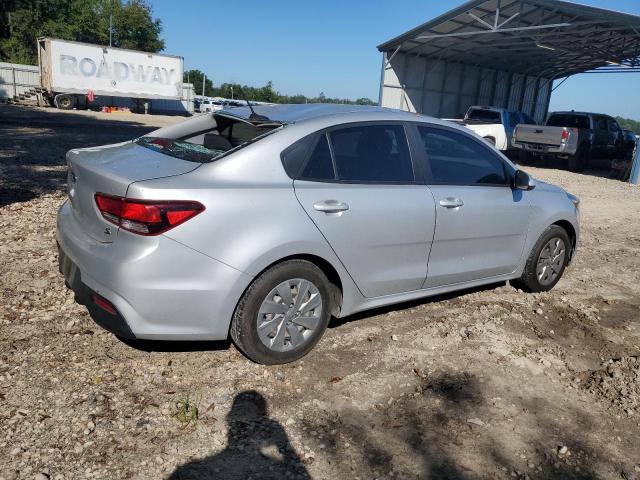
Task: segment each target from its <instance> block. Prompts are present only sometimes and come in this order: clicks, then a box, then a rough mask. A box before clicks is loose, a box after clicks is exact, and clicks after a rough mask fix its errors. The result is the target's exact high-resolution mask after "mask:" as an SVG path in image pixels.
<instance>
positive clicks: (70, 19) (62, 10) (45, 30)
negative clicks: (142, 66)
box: [0, 0, 164, 64]
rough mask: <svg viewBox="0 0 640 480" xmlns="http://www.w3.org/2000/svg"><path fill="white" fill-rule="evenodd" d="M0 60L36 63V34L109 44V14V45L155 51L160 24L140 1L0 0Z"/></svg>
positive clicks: (161, 43) (159, 46)
mask: <svg viewBox="0 0 640 480" xmlns="http://www.w3.org/2000/svg"><path fill="white" fill-rule="evenodd" d="M0 12H1V13H0V59H2V60H5V61H9V62H15V63H31V64H33V63H36V61H37V58H38V55H37V48H36V39H37V38H38V37H45V36H47V37H54V38H60V39H62V40H75V41H79V42H87V43H95V44H98V45H109V24H110V23H109V19H110V17H111V16H112V18H113V28H112V31H111V33H112V45H113V46H114V47H121V48H129V49H133V50H142V51H146V52H159V51H161V50H163V49H164V41H163V40H162V39H161V38H160V32H161V31H162V24H161V22H160V20H158V19H154V18H153V16H152V11H151V7H150V6H149V4H148V3H147V2H146V0H127V1H123V0H0Z"/></svg>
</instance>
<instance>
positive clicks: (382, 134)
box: [329, 124, 414, 183]
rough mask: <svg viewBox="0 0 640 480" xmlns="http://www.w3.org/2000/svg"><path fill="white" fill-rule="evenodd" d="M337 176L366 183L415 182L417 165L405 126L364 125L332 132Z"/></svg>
mask: <svg viewBox="0 0 640 480" xmlns="http://www.w3.org/2000/svg"><path fill="white" fill-rule="evenodd" d="M329 136H330V139H331V146H332V148H333V155H334V160H335V165H336V170H337V172H336V173H337V179H338V180H340V181H345V182H355V183H358V182H363V183H412V182H413V181H414V173H413V165H412V162H411V155H410V153H409V145H408V142H407V137H406V134H405V131H404V127H403V126H402V125H399V124H396V125H362V126H354V127H347V128H338V129H335V130H332V131H331V132H330V134H329Z"/></svg>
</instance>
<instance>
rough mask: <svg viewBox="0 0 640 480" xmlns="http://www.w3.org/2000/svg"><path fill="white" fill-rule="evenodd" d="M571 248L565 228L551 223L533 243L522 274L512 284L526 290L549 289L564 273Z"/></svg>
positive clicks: (539, 290)
mask: <svg viewBox="0 0 640 480" xmlns="http://www.w3.org/2000/svg"><path fill="white" fill-rule="evenodd" d="M571 248H572V247H571V240H570V239H569V235H568V234H567V232H566V230H565V229H564V228H562V227H560V226H558V225H551V226H550V227H549V228H547V229H546V230H545V231H544V233H543V234H542V236H541V237H540V238H539V239H538V241H537V242H536V244H535V245H534V247H533V249H532V250H531V254H530V255H529V258H528V259H527V264H526V265H525V267H524V271H523V272H522V276H521V277H520V278H519V279H518V280H516V281H515V282H514V284H516V286H518V287H521V288H522V289H523V290H526V291H528V292H547V291H549V290H551V289H552V288H553V287H555V286H556V283H558V282H559V281H560V278H561V277H562V274H563V273H564V269H565V267H566V266H567V263H568V261H569V253H570V251H571Z"/></svg>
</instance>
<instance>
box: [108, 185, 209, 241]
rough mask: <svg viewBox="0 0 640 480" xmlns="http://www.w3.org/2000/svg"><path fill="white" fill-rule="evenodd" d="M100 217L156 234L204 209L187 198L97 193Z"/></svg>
mask: <svg viewBox="0 0 640 480" xmlns="http://www.w3.org/2000/svg"><path fill="white" fill-rule="evenodd" d="M95 199H96V205H97V206H98V210H100V213H101V214H102V216H103V218H104V219H105V220H107V221H108V222H111V223H113V224H115V225H118V226H119V227H120V228H122V229H124V230H128V231H130V232H133V233H137V234H139V235H159V234H161V233H163V232H166V231H167V230H170V229H172V228H173V227H177V226H178V225H180V224H181V223H184V222H186V221H187V220H189V219H190V218H193V217H195V216H196V215H198V214H199V213H200V212H202V211H203V210H204V205H202V204H201V203H199V202H192V201H186V200H158V201H156V200H134V199H130V198H123V197H115V196H113V195H107V194H104V193H96V195H95Z"/></svg>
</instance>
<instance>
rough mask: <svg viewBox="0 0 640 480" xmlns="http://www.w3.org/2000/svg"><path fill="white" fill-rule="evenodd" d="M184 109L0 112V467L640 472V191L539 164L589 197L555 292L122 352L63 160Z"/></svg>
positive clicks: (224, 474)
mask: <svg viewBox="0 0 640 480" xmlns="http://www.w3.org/2000/svg"><path fill="white" fill-rule="evenodd" d="M179 120H181V119H180V118H177V117H151V116H148V117H147V116H143V115H121V116H120V115H118V116H116V115H108V114H93V113H86V112H68V113H61V112H56V111H52V110H44V109H28V108H18V107H10V106H2V105H0V272H1V277H0V325H1V327H0V478H2V479H5V480H8V479H13V478H31V479H34V478H36V479H40V480H43V479H46V478H54V479H63V478H64V479H80V478H100V479H121V478H135V479H138V478H141V479H157V478H171V479H219V478H220V479H227V478H237V479H249V478H254V479H258V478H314V479H356V478H359V479H363V480H364V479H374V478H378V479H387V478H389V479H413V478H428V479H445V478H446V479H479V478H483V479H484V478H495V479H506V478H521V479H525V478H528V479H551V478H554V479H555V478H563V479H564V478H573V479H591V478H601V479H633V478H640V440H639V438H640V222H639V221H638V220H639V217H638V212H639V211H640V189H639V188H638V187H634V186H631V185H628V184H625V183H622V182H619V181H616V180H609V179H607V178H604V177H603V176H602V175H599V174H598V172H589V173H590V174H573V173H568V172H565V171H560V170H553V169H543V168H527V170H529V171H530V172H531V173H532V174H533V175H534V176H536V177H537V178H539V179H542V180H546V181H551V182H554V183H557V184H560V185H561V186H563V187H565V188H566V189H568V190H569V191H571V192H573V193H575V194H577V195H579V196H580V197H581V199H582V223H583V230H582V232H583V238H582V244H581V245H580V249H579V251H578V255H577V258H576V260H575V262H574V263H573V265H572V266H571V267H570V268H569V269H568V271H567V272H566V274H565V277H564V278H563V279H562V281H561V282H560V283H559V284H558V286H557V287H556V288H555V289H554V290H553V291H552V292H549V293H544V294H533V295H532V294H525V293H522V292H520V291H517V290H516V289H514V288H513V287H511V286H509V285H496V286H492V287H490V288H485V289H481V290H475V291H466V292H461V293H458V294H455V295H448V296H446V297H439V298H433V299H428V300H425V301H421V302H415V303H411V304H403V305H399V306H395V307H393V308H387V309H383V310H376V311H373V312H368V313H365V314H360V315H357V316H355V317H351V318H347V319H342V320H333V321H332V324H331V327H330V328H329V330H328V331H327V333H326V334H325V336H324V338H323V340H322V341H321V342H320V344H319V345H318V346H317V347H316V349H315V350H314V351H313V352H312V353H311V354H310V355H308V356H307V357H306V358H304V359H303V360H301V361H299V362H296V363H293V364H290V365H285V366H276V367H264V366H260V365H256V364H253V363H251V362H249V361H248V360H246V359H245V358H244V357H243V356H242V355H241V354H240V353H239V352H238V351H237V350H236V349H235V348H234V347H233V346H232V345H231V344H229V343H227V342H222V343H195V344H194V343H159V342H136V343H132V344H125V343H123V342H122V341H120V340H118V339H117V338H116V337H114V336H113V335H111V334H110V333H107V332H105V331H103V330H101V329H100V328H99V327H98V326H96V325H95V324H94V323H93V322H92V320H91V319H90V318H89V317H88V315H87V313H86V311H85V309H84V308H83V307H80V306H78V305H76V304H75V303H74V301H73V296H72V294H71V293H70V292H69V291H68V290H67V289H66V288H65V287H64V284H63V279H62V278H61V276H60V275H59V273H58V270H57V263H56V248H55V235H54V226H55V215H56V210H57V208H58V207H59V205H60V204H61V203H62V202H63V201H64V199H65V193H64V183H65V167H64V160H63V156H64V153H65V152H66V151H67V150H68V149H70V148H72V147H82V146H90V145H98V144H105V143H109V142H116V141H120V140H125V139H129V138H132V137H135V136H137V135H140V134H142V133H144V132H147V131H149V130H151V129H152V128H153V127H154V126H160V125H164V124H168V123H171V122H174V121H179ZM196 408H197V412H196V410H195V409H196Z"/></svg>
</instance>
